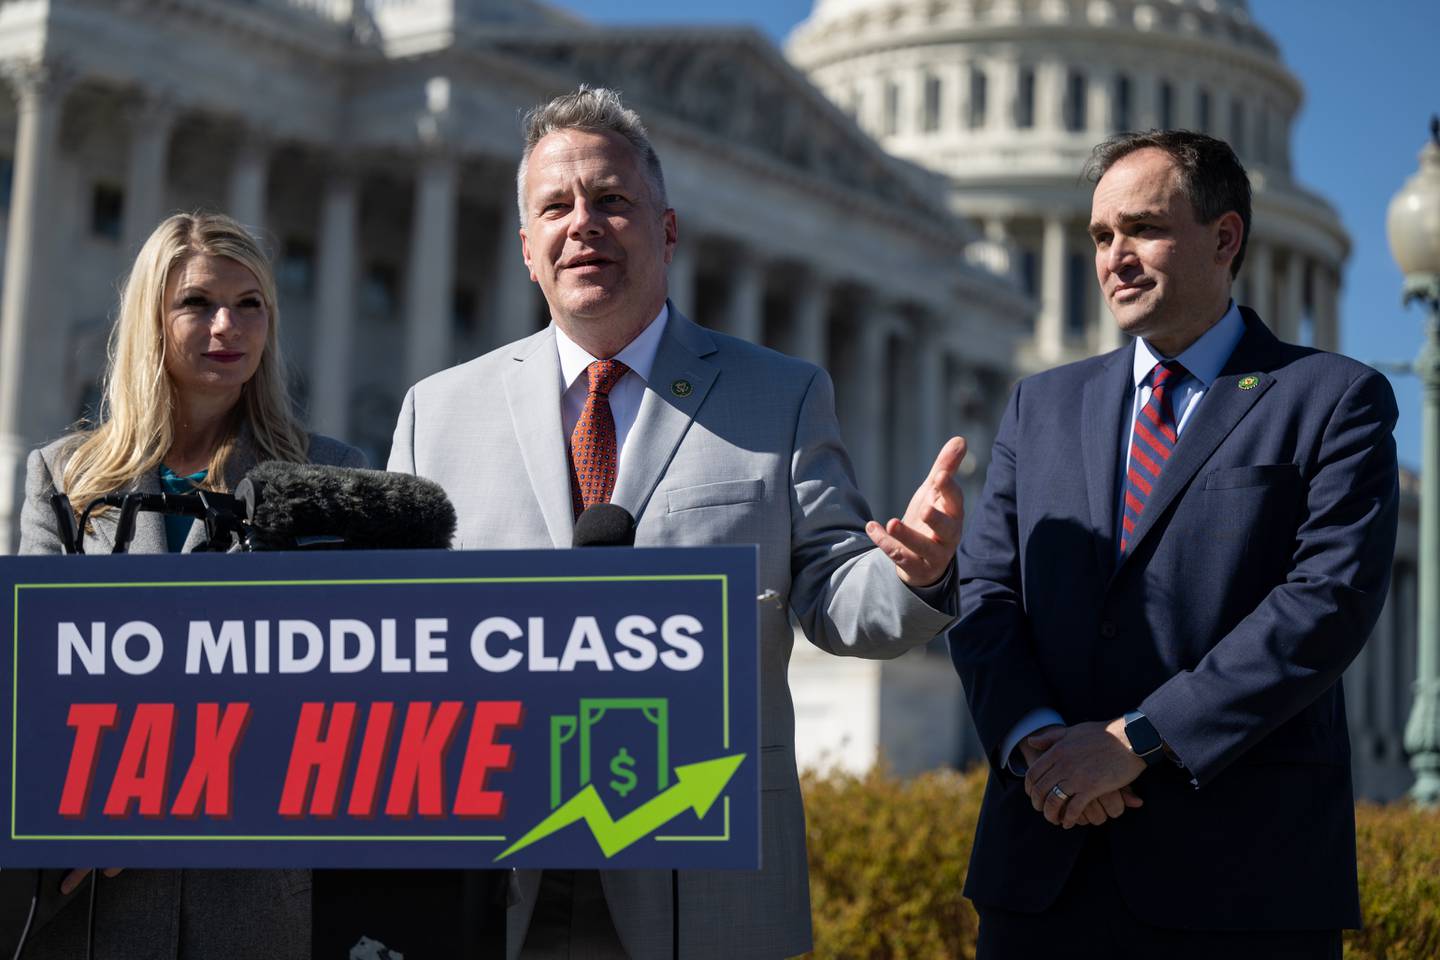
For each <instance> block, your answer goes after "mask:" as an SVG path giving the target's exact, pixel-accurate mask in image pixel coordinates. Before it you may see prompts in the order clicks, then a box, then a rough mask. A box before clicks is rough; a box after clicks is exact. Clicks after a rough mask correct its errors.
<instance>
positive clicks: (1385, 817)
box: [803, 768, 1440, 960]
mask: <svg viewBox="0 0 1440 960" xmlns="http://www.w3.org/2000/svg"><path fill="white" fill-rule="evenodd" d="M985 776H986V775H985V771H984V769H983V768H978V769H975V770H972V771H970V772H968V773H963V774H961V773H954V772H948V771H937V772H934V773H927V774H925V775H923V776H920V777H916V778H915V779H913V780H899V779H897V778H895V777H893V776H890V775H888V774H885V773H883V772H880V771H878V770H877V771H872V772H871V773H868V774H865V775H864V776H853V775H849V774H838V773H837V774H829V775H826V776H816V775H814V774H806V775H805V777H804V778H803V786H804V790H805V811H806V817H807V833H808V836H809V841H810V896H811V900H812V906H813V910H814V917H815V952H814V954H813V956H814V957H815V958H816V960H952V958H967V960H968V958H973V957H974V956H975V932H976V929H977V920H976V916H975V910H974V908H973V907H972V906H971V905H970V902H969V901H968V900H966V899H965V898H964V897H963V896H962V895H961V893H960V891H961V889H962V888H963V887H964V886H965V867H966V864H967V863H968V862H969V860H970V845H971V842H972V839H973V837H974V831H975V821H976V818H977V816H978V815H979V812H980V797H981V795H982V794H983V792H984V789H985ZM1356 827H1357V848H1358V852H1359V858H1360V902H1361V907H1362V909H1363V910H1364V916H1365V923H1366V927H1365V929H1364V930H1361V931H1358V932H1356V931H1351V932H1348V933H1346V935H1345V957H1346V960H1436V958H1440V813H1437V812H1435V811H1423V810H1417V809H1415V808H1414V807H1411V806H1409V805H1406V804H1396V805H1393V806H1388V807H1378V806H1374V805H1372V804H1360V805H1359V806H1358V807H1357V808H1356Z"/></svg>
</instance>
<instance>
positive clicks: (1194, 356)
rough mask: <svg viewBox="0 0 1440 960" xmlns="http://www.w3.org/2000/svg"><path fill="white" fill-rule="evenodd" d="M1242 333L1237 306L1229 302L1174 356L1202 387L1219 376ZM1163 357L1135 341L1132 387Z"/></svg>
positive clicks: (1243, 333) (1138, 340) (1141, 341)
mask: <svg viewBox="0 0 1440 960" xmlns="http://www.w3.org/2000/svg"><path fill="white" fill-rule="evenodd" d="M1244 335H1245V321H1244V320H1243V319H1241V317H1240V308H1239V307H1237V306H1235V301H1234V300H1231V301H1230V307H1229V309H1227V310H1226V311H1225V315H1224V316H1222V317H1221V318H1220V322H1219V323H1217V324H1215V325H1214V326H1213V327H1211V328H1210V329H1209V330H1206V331H1205V332H1204V333H1202V334H1201V335H1200V339H1199V340H1196V341H1195V342H1194V343H1192V344H1190V346H1188V347H1186V348H1185V351H1184V352H1183V353H1181V354H1180V356H1178V357H1175V358H1174V359H1176V360H1179V361H1180V365H1181V366H1183V367H1184V368H1185V372H1186V373H1188V374H1189V375H1190V376H1192V377H1194V378H1195V379H1196V380H1198V381H1200V383H1201V384H1202V385H1203V386H1204V387H1206V388H1207V389H1208V388H1209V387H1210V384H1211V383H1213V382H1214V381H1215V378H1216V377H1218V376H1220V371H1221V370H1223V369H1225V363H1226V361H1228V360H1229V359H1230V354H1232V353H1234V352H1235V347H1236V346H1237V345H1238V344H1239V343H1240V338H1241V337H1243V336H1244ZM1164 359H1165V358H1164V357H1162V356H1160V355H1159V354H1157V353H1156V352H1155V351H1153V350H1151V349H1150V344H1148V343H1146V342H1145V341H1144V340H1143V339H1137V340H1136V341H1135V370H1134V376H1135V386H1137V387H1138V386H1140V384H1142V383H1144V382H1145V378H1146V377H1148V376H1149V375H1150V371H1151V370H1153V369H1154V368H1155V364H1157V363H1159V362H1161V361H1162V360H1164Z"/></svg>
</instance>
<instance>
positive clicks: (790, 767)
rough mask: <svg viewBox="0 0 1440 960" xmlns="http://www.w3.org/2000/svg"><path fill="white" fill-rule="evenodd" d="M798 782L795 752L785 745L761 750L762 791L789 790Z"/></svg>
mask: <svg viewBox="0 0 1440 960" xmlns="http://www.w3.org/2000/svg"><path fill="white" fill-rule="evenodd" d="M796 782H797V781H796V776H795V752H794V751H793V750H791V749H790V748H789V747H787V746H785V745H784V744H783V743H779V744H775V745H774V746H770V747H761V748H760V789H761V790H788V789H790V788H791V787H793V786H794V785H795V784H796Z"/></svg>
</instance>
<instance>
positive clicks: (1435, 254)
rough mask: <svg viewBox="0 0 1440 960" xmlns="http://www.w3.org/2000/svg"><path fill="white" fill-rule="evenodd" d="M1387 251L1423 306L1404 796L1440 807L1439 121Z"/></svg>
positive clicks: (1396, 204) (1402, 200)
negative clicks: (1408, 778)
mask: <svg viewBox="0 0 1440 960" xmlns="http://www.w3.org/2000/svg"><path fill="white" fill-rule="evenodd" d="M1385 226H1386V232H1387V233H1388V234H1389V235H1390V250H1391V253H1392V254H1393V255H1394V257H1395V262H1396V263H1397V264H1399V265H1400V270H1401V272H1402V273H1404V274H1405V292H1404V302H1405V303H1409V302H1411V301H1412V300H1419V301H1421V302H1422V303H1423V304H1425V306H1426V307H1427V308H1428V311H1429V316H1427V317H1426V320H1425V344H1424V346H1422V347H1421V348H1420V355H1419V356H1418V357H1416V358H1415V375H1416V376H1417V377H1419V378H1420V383H1421V387H1422V390H1423V392H1424V400H1423V406H1424V416H1423V418H1422V420H1421V436H1422V453H1421V464H1420V634H1419V638H1418V643H1419V650H1418V656H1417V657H1416V671H1415V703H1414V705H1413V706H1412V707H1411V709H1410V720H1409V722H1408V723H1406V724H1405V750H1406V752H1407V753H1409V754H1410V769H1412V770H1414V771H1415V785H1414V786H1413V787H1412V788H1411V790H1410V796H1411V797H1412V798H1413V799H1414V800H1415V802H1416V803H1419V804H1422V805H1424V806H1431V807H1433V806H1437V805H1440V117H1432V118H1431V120H1430V142H1429V143H1427V144H1425V147H1424V149H1422V150H1421V151H1420V169H1419V170H1418V171H1417V172H1416V173H1415V175H1414V176H1412V177H1411V178H1410V179H1409V180H1407V181H1406V182H1405V185H1404V186H1403V187H1401V188H1400V191H1399V192H1398V193H1396V194H1395V197H1394V198H1393V199H1392V200H1391V201H1390V210H1389V213H1388V215H1387V216H1386V221H1385Z"/></svg>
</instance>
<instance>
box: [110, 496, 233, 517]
mask: <svg viewBox="0 0 1440 960" xmlns="http://www.w3.org/2000/svg"><path fill="white" fill-rule="evenodd" d="M204 492H205V499H202V498H201V497H200V496H199V495H198V494H196V493H107V494H105V495H104V496H103V497H96V498H95V499H94V500H92V501H91V502H90V506H91V508H92V509H93V508H94V507H96V506H99V505H100V504H104V505H105V506H107V507H120V508H122V509H123V508H124V507H125V506H126V505H127V504H134V506H132V507H131V509H132V510H139V511H144V512H146V513H164V514H167V515H169V516H174V517H195V518H196V519H200V518H201V517H204V516H205V514H206V512H207V511H208V510H210V509H211V508H212V507H216V506H218V507H220V508H221V509H228V510H232V511H234V512H236V513H241V512H243V511H242V510H241V506H240V501H239V500H238V499H237V498H236V497H235V496H234V495H232V494H226V493H213V492H211V491H209V490H206V491H204ZM207 499H208V500H209V501H210V502H209V504H208V505H207V503H206V502H205V501H206V500H207Z"/></svg>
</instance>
